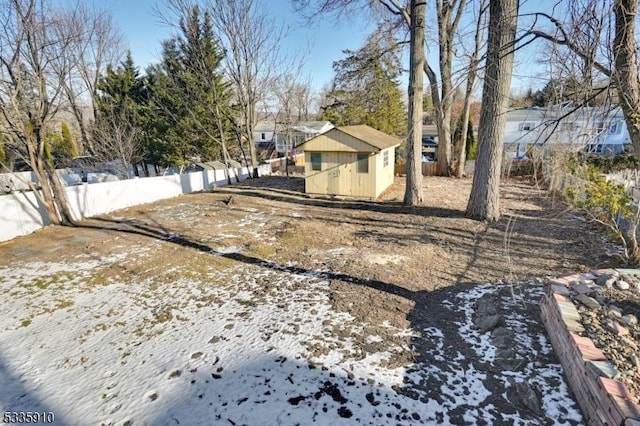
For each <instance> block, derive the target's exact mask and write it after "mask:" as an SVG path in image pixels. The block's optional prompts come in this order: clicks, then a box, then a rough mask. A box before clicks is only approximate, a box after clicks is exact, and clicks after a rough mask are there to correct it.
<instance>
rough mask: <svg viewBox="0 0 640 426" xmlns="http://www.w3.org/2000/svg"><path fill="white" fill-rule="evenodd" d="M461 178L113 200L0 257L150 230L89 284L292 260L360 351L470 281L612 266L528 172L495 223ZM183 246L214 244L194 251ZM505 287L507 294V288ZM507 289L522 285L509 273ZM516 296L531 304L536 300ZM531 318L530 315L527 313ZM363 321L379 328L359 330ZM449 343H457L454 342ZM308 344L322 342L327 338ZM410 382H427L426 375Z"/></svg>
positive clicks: (446, 319)
mask: <svg viewBox="0 0 640 426" xmlns="http://www.w3.org/2000/svg"><path fill="white" fill-rule="evenodd" d="M470 188H471V180H470V179H461V180H459V179H449V178H437V177H426V178H424V194H425V202H424V205H422V206H420V207H413V208H408V207H405V206H403V205H402V204H401V200H402V197H403V191H404V182H403V179H401V178H396V182H395V184H394V185H393V186H392V187H391V188H390V189H389V190H387V191H386V192H385V193H384V194H383V196H382V197H381V198H380V199H379V200H362V199H350V198H345V197H325V196H314V195H307V194H304V193H303V189H304V181H303V179H302V178H300V177H293V178H286V177H275V176H274V177H265V178H262V179H259V180H255V181H253V180H248V181H245V182H242V183H239V184H234V185H230V186H225V187H221V188H218V189H215V190H213V191H211V192H204V193H198V194H192V195H185V196H181V197H177V198H174V199H170V200H165V201H161V202H156V203H153V204H149V205H143V206H138V207H134V208H130V209H127V210H123V211H118V212H115V213H113V214H111V215H105V216H103V217H99V218H94V219H91V220H87V221H85V222H84V223H83V224H82V226H80V227H77V228H60V227H55V228H54V227H49V228H47V229H45V230H43V231H40V232H38V233H36V234H34V235H30V236H27V237H22V238H17V239H15V240H13V241H10V242H6V243H2V244H0V259H2V261H0V266H2V265H3V264H10V263H11V262H12V261H13V260H15V261H25V260H27V259H29V258H32V257H34V256H36V257H37V258H38V259H39V260H40V261H45V262H46V261H48V260H51V261H53V260H55V261H58V262H60V261H64V260H67V259H68V260H71V259H75V258H77V257H78V256H80V255H83V256H87V255H88V256H90V257H94V258H96V259H99V258H102V257H106V256H114V255H117V254H118V253H120V252H121V251H122V249H123V248H126V247H133V246H136V245H139V244H141V241H148V240H149V238H151V239H152V240H154V241H157V244H155V246H154V249H153V255H149V253H146V254H144V255H142V254H141V255H139V256H133V257H130V258H127V259H123V260H122V261H121V262H119V263H118V264H114V265H112V266H110V268H109V270H107V271H105V272H104V273H103V274H102V275H101V277H100V279H101V280H104V281H103V282H102V283H98V282H96V283H94V285H100V284H105V285H106V284H107V283H109V282H111V281H112V280H114V279H120V280H121V279H125V278H126V277H127V276H136V277H137V280H138V281H140V280H144V278H145V277H157V276H161V277H162V280H164V281H165V282H166V284H167V285H170V283H171V282H172V280H173V279H176V278H178V277H184V275H185V274H188V275H190V277H192V278H198V277H205V276H206V274H207V272H208V271H210V270H211V269H215V268H224V267H227V266H229V265H230V264H233V263H237V262H244V263H247V264H252V265H260V266H266V267H269V268H271V269H273V270H286V271H290V272H291V271H293V272H297V273H298V272H299V273H301V274H304V273H305V272H307V271H320V272H322V273H324V274H325V277H326V278H327V279H329V280H330V282H331V285H330V298H331V302H332V305H333V308H334V309H336V310H338V311H344V312H348V313H349V314H351V315H352V316H354V317H355V318H357V319H358V320H359V321H360V322H361V324H362V330H361V339H360V343H361V345H360V350H361V351H362V352H363V353H366V352H372V351H375V350H376V345H379V346H384V345H388V343H389V342H387V341H386V340H393V339H396V340H397V339H405V340H409V339H410V336H405V337H398V336H397V335H391V334H389V333H386V332H385V327H386V326H382V325H381V324H387V325H388V324H391V325H392V326H393V327H396V328H402V329H405V328H410V329H412V330H415V331H418V332H420V331H423V330H427V329H431V328H432V329H439V330H444V331H445V334H447V332H446V330H449V331H450V332H451V333H452V334H455V333H456V332H457V327H458V326H457V325H456V324H457V323H456V318H455V317H453V318H452V316H451V312H450V311H448V310H445V309H442V306H443V303H451V301H452V300H455V295H456V292H459V291H462V290H466V289H469V288H471V287H473V286H476V285H478V284H482V283H491V284H499V283H525V282H528V283H534V284H536V283H540V282H542V280H543V279H544V278H545V277H550V276H562V275H568V274H571V273H575V272H582V271H588V270H591V269H596V268H611V267H619V266H621V263H620V261H619V260H618V258H617V257H616V256H614V255H613V253H614V252H615V246H614V245H613V244H611V243H610V242H609V241H608V240H607V239H606V238H605V237H604V235H603V234H602V233H601V232H599V231H598V230H597V229H594V228H593V227H592V226H591V225H589V224H588V223H586V222H585V221H584V220H582V219H581V218H579V217H577V216H575V215H573V214H571V213H570V212H568V211H566V210H565V208H564V207H563V205H562V204H561V203H558V202H554V200H553V199H551V198H550V197H549V196H548V194H547V193H546V192H545V191H542V190H538V189H536V188H535V187H534V186H532V185H531V184H530V183H529V182H526V181H519V180H511V181H508V182H506V183H505V184H504V185H503V187H502V199H501V200H502V203H503V204H502V208H503V211H504V215H503V219H502V220H501V221H499V222H497V223H482V222H477V221H473V220H470V219H467V218H465V217H464V208H465V206H466V202H467V200H468V196H469V192H470ZM258 218H259V219H260V220H258ZM231 219H234V220H236V222H234V223H235V225H234V226H233V228H230V225H229V224H230V223H231ZM238 220H239V222H238ZM167 243H171V244H167ZM185 248H188V249H187V250H185ZM194 250H196V251H199V252H207V253H209V252H215V253H219V254H221V255H220V256H215V257H213V258H211V257H207V258H203V257H202V256H196V255H194ZM174 270H175V271H176V272H175V274H176V275H175V276H174V275H172V271H174ZM177 274H179V276H178V275H177ZM154 285H162V283H158V282H157V280H156V281H155V284H154ZM265 285H266V286H268V285H269V284H268V283H265ZM505 289H508V292H507V293H505V294H504V295H507V296H508V293H509V292H511V291H513V287H507V286H505ZM265 291H266V290H265ZM515 291H521V292H527V291H529V290H527V289H524V290H523V289H522V288H520V289H518V287H517V286H516V287H515ZM534 293H535V292H534ZM532 297H533V296H532ZM532 301H533V302H535V300H532ZM203 303H206V301H203ZM525 310H529V315H530V316H532V317H533V318H536V315H537V306H535V304H531V305H529V306H528V307H525ZM165 314H166V315H167V316H171V315H172V314H171V312H166V313H165ZM162 315H163V313H162V312H160V313H158V320H159V321H162V320H163V318H162ZM460 315H461V314H460ZM164 320H166V318H165V319H164ZM531 327H537V330H538V331H539V330H540V329H541V326H540V324H539V323H538V324H536V323H535V321H533V322H532V323H531ZM340 332H341V330H340V329H339V328H335V329H334V333H336V334H339V333H340ZM385 333H386V335H385ZM370 335H378V336H383V340H385V341H382V342H376V341H372V340H371V339H366V338H365V337H366V336H370ZM355 338H358V336H355ZM428 344H429V342H428V341H422V342H420V341H417V340H416V341H413V344H412V347H413V350H412V351H404V352H399V353H397V354H395V356H394V357H393V358H392V359H391V361H389V362H390V363H391V364H397V365H398V366H401V365H406V364H407V363H408V362H411V361H420V360H421V358H422V361H424V358H425V357H426V356H427V355H426V354H427V353H428V352H429V351H430V350H431V349H430V348H429V347H427V346H428ZM421 345H422V347H421ZM447 345H448V346H451V347H452V348H454V349H455V345H456V342H455V341H451V342H449V343H447ZM310 350H311V352H312V353H313V351H316V352H317V354H318V355H320V354H321V353H322V351H324V350H326V348H323V347H320V346H319V347H317V348H310ZM456 350H457V351H458V352H459V353H460V352H461V353H462V355H463V356H465V357H469V358H470V359H471V358H473V354H471V353H470V352H469V351H467V352H465V351H464V350H462V349H460V348H458V349H456ZM453 353H454V355H455V352H453ZM548 356H550V357H553V356H552V355H548ZM431 361H433V360H431ZM470 362H472V361H470ZM469 365H472V366H474V368H479V367H478V364H475V363H472V364H469ZM391 367H393V365H392V366H391ZM492 368H493V367H492ZM422 386H423V388H424V389H426V392H432V391H429V389H430V388H429V386H428V384H424V383H423V384H422ZM431 388H432V387H431ZM430 397H433V398H436V399H437V398H438V396H437V395H431V396H430ZM493 404H494V405H496V406H498V408H499V410H500V411H501V412H504V413H508V412H509V410H510V408H509V407H507V406H501V405H500V404H504V403H503V402H502V403H501V402H499V401H497V400H496V401H494V402H493ZM532 415H534V414H532ZM460 416H461V417H459V419H462V418H463V417H462V414H460ZM453 418H455V417H453ZM534 418H535V416H534ZM460 421H462V420H460Z"/></svg>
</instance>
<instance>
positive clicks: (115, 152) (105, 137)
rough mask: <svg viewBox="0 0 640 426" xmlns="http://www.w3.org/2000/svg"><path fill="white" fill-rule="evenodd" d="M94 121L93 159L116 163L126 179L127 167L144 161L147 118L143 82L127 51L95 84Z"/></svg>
mask: <svg viewBox="0 0 640 426" xmlns="http://www.w3.org/2000/svg"><path fill="white" fill-rule="evenodd" d="M94 103H95V105H96V120H95V123H94V128H93V132H94V134H95V137H94V147H93V151H94V152H93V153H92V154H93V155H95V156H96V157H97V158H98V159H100V160H102V161H114V160H119V161H120V169H121V172H122V174H123V175H124V176H128V168H129V164H136V163H138V162H140V161H142V160H143V159H144V154H145V139H146V137H147V134H148V131H147V128H146V126H145V122H146V115H147V114H148V108H147V96H146V88H145V80H144V78H142V77H141V76H140V72H139V71H138V68H137V67H136V66H135V64H134V62H133V58H132V56H131V51H129V52H127V56H126V58H125V60H124V61H123V62H122V63H121V64H120V65H119V66H118V67H117V68H115V69H114V67H113V65H111V64H110V65H109V66H108V67H107V72H106V75H105V76H104V77H103V78H101V79H100V81H99V82H98V93H97V96H96V99H95V101H94Z"/></svg>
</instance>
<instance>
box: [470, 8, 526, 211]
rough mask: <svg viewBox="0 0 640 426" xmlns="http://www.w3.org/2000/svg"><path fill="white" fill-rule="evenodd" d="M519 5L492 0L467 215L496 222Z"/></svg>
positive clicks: (498, 209)
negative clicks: (474, 162) (476, 149)
mask: <svg viewBox="0 0 640 426" xmlns="http://www.w3.org/2000/svg"><path fill="white" fill-rule="evenodd" d="M518 8H519V0H492V1H491V2H490V5H489V36H488V43H487V44H488V45H487V60H486V71H485V77H484V87H483V91H482V112H481V115H480V130H479V135H478V159H477V160H476V171H475V174H474V175H473V185H472V187H471V196H470V198H469V203H468V204H467V210H466V215H467V216H468V217H471V218H473V219H478V220H488V221H495V220H498V219H499V218H500V169H501V166H502V151H503V137H504V127H505V117H506V110H507V107H508V105H509V90H510V86H511V71H512V69H513V55H514V50H513V45H514V41H515V36H516V27H517V24H518Z"/></svg>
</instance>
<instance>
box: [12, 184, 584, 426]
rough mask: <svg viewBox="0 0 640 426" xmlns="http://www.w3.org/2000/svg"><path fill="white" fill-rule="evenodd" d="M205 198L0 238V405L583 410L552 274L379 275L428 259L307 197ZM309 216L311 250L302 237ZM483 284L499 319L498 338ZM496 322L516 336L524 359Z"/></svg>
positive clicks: (432, 420) (432, 414)
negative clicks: (562, 340)
mask: <svg viewBox="0 0 640 426" xmlns="http://www.w3.org/2000/svg"><path fill="white" fill-rule="evenodd" d="M190 197H191V198H189V201H190V203H185V202H184V201H183V200H174V201H170V202H164V204H152V205H149V206H147V207H145V208H144V209H140V210H136V211H134V210H133V209H132V210H130V211H128V212H124V213H119V214H121V216H120V217H111V218H110V219H108V220H106V222H104V226H103V227H99V228H98V229H95V228H91V227H89V228H86V229H83V228H78V229H70V228H62V229H55V228H50V229H47V230H44V231H42V232H41V233H39V234H36V235H34V236H30V237H25V238H24V239H23V240H21V241H19V242H11V243H8V244H5V245H3V246H0V291H2V294H3V295H4V298H2V300H1V301H0V312H2V314H1V315H0V411H1V412H5V411H8V412H24V411H30V412H40V413H42V412H53V413H54V415H55V423H56V424H61V425H87V424H114V425H125V424H128V425H140V424H148V425H158V424H167V425H171V424H180V425H209V424H222V425H240V424H247V425H279V424H282V425H295V424H301V425H306V424H324V425H334V424H354V423H355V424H372V425H380V424H405V425H414V424H488V425H493V424H526V425H538V424H570V425H578V424H581V423H582V417H581V415H580V412H579V410H578V408H577V405H576V403H575V402H574V400H573V399H572V398H571V396H570V394H569V390H568V388H567V385H566V382H565V380H564V378H563V377H562V371H561V368H560V365H559V364H558V363H557V361H556V360H555V358H554V357H553V355H552V353H551V346H550V344H549V343H548V341H547V339H546V337H545V336H544V332H543V331H542V328H541V327H540V325H539V320H538V319H537V318H536V317H535V315H532V313H531V312H533V311H535V310H533V311H532V310H531V309H530V308H531V307H532V306H535V303H536V301H537V299H539V297H540V295H541V292H542V287H541V286H540V285H537V284H527V285H523V286H522V287H521V288H519V289H518V291H516V298H515V300H514V299H512V298H511V297H510V295H509V294H508V293H506V292H505V289H506V287H504V286H493V285H473V286H462V287H455V286H454V287H452V288H450V289H449V288H447V289H443V290H438V291H431V290H424V291H422V290H420V291H417V290H403V287H400V286H399V285H397V284H391V283H390V282H391V280H389V279H387V283H388V284H385V283H382V284H381V282H379V281H375V280H372V281H368V280H369V278H366V277H364V275H363V274H366V273H367V271H374V270H379V269H384V270H388V271H390V273H396V274H400V273H401V271H402V270H403V269H406V268H407V267H408V266H410V265H413V264H412V263H411V262H413V261H414V259H416V261H418V260H419V259H420V256H419V255H418V254H416V255H415V257H414V258H411V259H409V258H407V257H406V256H405V255H404V254H405V253H404V252H399V251H394V248H393V247H392V246H390V244H391V243H390V242H388V241H383V242H382V243H380V244H379V245H374V244H370V243H369V242H367V241H365V240H362V239H353V240H348V241H346V242H347V243H348V244H346V245H345V240H340V241H334V240H331V239H330V237H331V236H330V235H329V233H328V232H327V228H326V227H323V226H322V224H321V222H320V221H319V220H318V219H317V218H314V216H315V217H318V212H316V211H309V210H307V209H305V208H300V207H299V206H295V207H294V208H287V207H286V206H284V207H283V205H281V204H277V203H273V202H271V203H269V204H267V207H264V206H261V205H259V204H256V205H250V203H249V200H248V199H241V200H239V201H237V203H239V205H235V206H231V207H227V206H225V205H223V204H222V203H216V202H212V200H211V196H210V195H207V194H202V195H198V196H190ZM198 197H199V198H198ZM207 197H208V198H207ZM220 198H224V197H223V196H221V197H220ZM319 212H320V213H322V214H323V215H326V217H328V218H332V217H333V216H330V215H329V213H328V211H326V210H320V211H319ZM384 214H385V215H387V216H382V217H388V215H389V213H384ZM291 218H294V219H295V221H296V222H295V223H293V222H292V221H291ZM403 220H404V219H403ZM143 221H144V223H143ZM136 224H137V225H136ZM313 226H317V229H314V228H313ZM354 226H355V225H353V222H346V223H345V225H343V226H342V228H343V230H344V229H345V227H354ZM301 227H304V229H305V232H306V235H308V236H312V237H309V238H313V245H312V246H311V247H307V246H304V245H300V246H298V245H296V244H297V241H298V239H296V238H295V237H296V232H297V231H296V230H298V229H300V228H301ZM134 228H135V230H136V232H137V233H136V232H133V233H130V232H127V231H130V230H132V229H134ZM346 229H347V230H349V231H351V228H346ZM153 230H155V231H153ZM123 231H124V232H123ZM152 231H153V232H152ZM357 231H358V229H357V228H356V229H354V230H353V232H354V234H355V233H356V232H357ZM154 232H155V233H154ZM140 234H144V235H143V236H141V235H140ZM150 234H153V235H151V236H152V238H149V235H150ZM196 238H197V241H196ZM340 238H342V237H340ZM189 241H193V243H188V242H189ZM352 241H354V243H353V244H351V242H352ZM187 243H188V244H187ZM359 244H360V245H359ZM365 244H366V246H365ZM419 244H420V245H416V247H422V246H425V244H424V243H419ZM412 250H413V249H412ZM399 253H403V254H399ZM293 259H300V260H299V261H297V260H293ZM347 268H351V269H350V270H347ZM343 271H346V272H343ZM359 271H360V272H359ZM393 271H396V272H393ZM358 274H360V275H358ZM349 277H351V278H349ZM341 280H342V281H341ZM336 282H342V285H343V286H346V287H348V289H349V292H350V293H348V292H347V293H345V292H344V291H343V290H344V289H343V290H341V289H340V288H339V287H336ZM369 284H370V285H369ZM367 286H369V287H367ZM384 286H387V287H389V288H390V289H392V288H395V289H399V290H398V291H399V292H398V291H395V290H394V291H395V293H394V291H391V293H384V292H382V291H381V290H384V288H383V287H384ZM407 287H408V286H407ZM372 295H373V296H372ZM367 297H376V298H377V299H376V300H375V301H374V302H375V303H372V305H371V311H370V313H367V311H366V308H367V306H366V303H365V304H364V305H362V302H363V300H370V299H366V298H367ZM485 297H491V298H493V299H492V300H493V301H494V302H492V303H494V304H495V305H496V306H497V307H498V310H499V313H500V315H501V316H502V319H501V326H500V327H499V328H498V329H495V330H493V331H491V330H488V331H486V332H481V331H480V330H479V328H478V327H477V316H476V313H477V309H478V308H477V301H478V300H479V299H481V298H485ZM402 298H404V299H405V301H404V302H402V303H404V305H402V304H400V305H399V304H398V303H400V302H399V300H400V299H402ZM359 299H362V300H359ZM409 299H411V300H409ZM371 300H373V299H371ZM367 303H368V302H367ZM357 304H361V305H362V306H361V308H362V307H364V311H363V310H362V309H360V308H359V309H360V310H359V311H357V312H364V313H363V314H360V313H354V314H353V315H352V314H351V313H350V312H351V311H349V309H340V306H351V305H353V306H354V307H355V305H357ZM405 305H406V306H407V308H406V309H405V308H404V307H403V306H405ZM525 305H526V306H528V308H526V309H525V308H523V306H525ZM382 311H384V312H382ZM409 311H410V312H409ZM354 312H355V311H354ZM436 314H437V315H436ZM354 315H358V317H356V316H354ZM497 330H501V331H500V332H501V333H503V334H504V333H505V332H506V331H508V333H511V334H508V333H507V334H506V335H502V337H501V339H502V341H503V343H504V341H505V339H506V337H505V336H507V337H509V336H510V337H509V338H510V339H512V343H509V345H510V346H511V348H510V349H513V350H512V351H511V355H509V357H510V358H509V357H507V358H508V359H505V348H504V347H502V348H500V347H499V346H500V345H499V344H498V343H496V341H497V340H496V339H497V338H498V337H500V336H497V334H499V333H497ZM505 330H506V331H505ZM496 336H497V337H496ZM507 349H509V348H507ZM507 352H509V351H507ZM523 389H524V390H523ZM527 390H529V391H531V392H529V393H527ZM533 394H535V395H533ZM532 395H533V399H534V400H536V401H537V402H536V401H533V402H531V401H528V398H527V397H528V396H532ZM536 403H537V404H538V405H536Z"/></svg>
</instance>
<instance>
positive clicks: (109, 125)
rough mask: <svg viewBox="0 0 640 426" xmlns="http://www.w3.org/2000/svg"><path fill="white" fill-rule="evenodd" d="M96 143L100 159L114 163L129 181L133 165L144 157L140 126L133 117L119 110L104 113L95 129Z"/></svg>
mask: <svg viewBox="0 0 640 426" xmlns="http://www.w3.org/2000/svg"><path fill="white" fill-rule="evenodd" d="M92 133H93V140H94V141H95V143H94V147H93V152H94V155H95V157H96V158H97V159H99V160H100V161H104V162H112V163H113V164H114V166H115V167H116V168H117V170H118V172H119V174H120V176H122V177H124V178H129V177H131V176H129V165H130V164H136V163H139V162H140V161H142V160H143V158H144V144H143V143H142V135H141V133H142V132H141V129H140V127H139V123H136V122H135V119H134V117H133V116H132V115H131V114H127V111H125V110H124V109H119V108H115V107H113V108H108V109H105V110H104V111H101V112H100V114H99V115H98V119H97V120H96V121H95V123H94V126H93V128H92Z"/></svg>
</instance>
